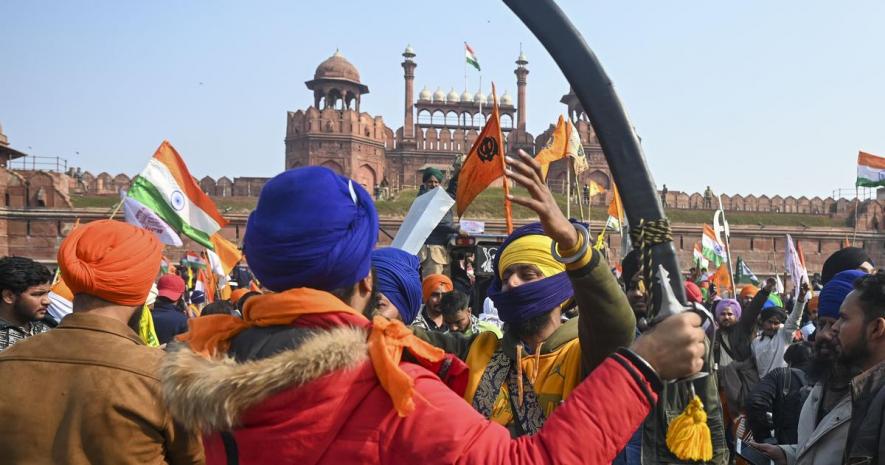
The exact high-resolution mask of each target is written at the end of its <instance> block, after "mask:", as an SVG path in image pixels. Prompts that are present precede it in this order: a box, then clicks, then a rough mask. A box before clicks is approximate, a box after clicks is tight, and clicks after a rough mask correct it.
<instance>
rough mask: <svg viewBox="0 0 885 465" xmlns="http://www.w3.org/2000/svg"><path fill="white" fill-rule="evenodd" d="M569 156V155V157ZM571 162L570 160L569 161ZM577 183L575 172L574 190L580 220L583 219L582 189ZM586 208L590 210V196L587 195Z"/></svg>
mask: <svg viewBox="0 0 885 465" xmlns="http://www.w3.org/2000/svg"><path fill="white" fill-rule="evenodd" d="M569 158H571V157H569ZM569 163H571V162H569ZM579 184H580V183H578V173H575V192H577V193H578V211H579V212H580V213H581V221H584V191H583V190H581V186H580V185H579ZM587 210H588V211H589V210H590V197H589V196H588V197H587Z"/></svg>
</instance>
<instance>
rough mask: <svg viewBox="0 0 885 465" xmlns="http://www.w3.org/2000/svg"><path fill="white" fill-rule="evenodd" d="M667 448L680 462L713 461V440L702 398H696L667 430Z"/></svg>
mask: <svg viewBox="0 0 885 465" xmlns="http://www.w3.org/2000/svg"><path fill="white" fill-rule="evenodd" d="M667 448H668V449H670V452H672V453H673V455H675V456H676V457H677V458H679V459H680V460H702V461H708V460H712V459H713V440H712V439H711V438H710V427H709V426H707V412H705V411H704V404H703V403H701V398H700V397H698V396H694V398H693V399H692V400H691V402H689V403H688V406H687V407H685V410H683V412H682V413H681V414H680V415H679V416H678V417H676V419H674V420H673V421H672V422H670V426H669V427H668V428H667Z"/></svg>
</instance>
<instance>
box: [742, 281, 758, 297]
mask: <svg viewBox="0 0 885 465" xmlns="http://www.w3.org/2000/svg"><path fill="white" fill-rule="evenodd" d="M758 293H759V288H758V287H756V286H754V285H752V284H748V285H746V286H744V287H743V289H741V298H742V299H752V298H753V297H756V294H758Z"/></svg>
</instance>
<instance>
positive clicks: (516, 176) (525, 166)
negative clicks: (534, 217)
mask: <svg viewBox="0 0 885 465" xmlns="http://www.w3.org/2000/svg"><path fill="white" fill-rule="evenodd" d="M517 155H518V158H519V159H514V158H511V157H507V165H508V167H509V168H510V169H509V170H508V172H507V177H509V178H510V179H511V180H512V181H513V182H515V183H517V184H519V185H520V186H522V187H524V188H526V190H528V191H529V195H530V197H518V196H515V195H513V194H510V195H509V196H508V198H509V199H510V201H511V202H513V203H515V204H517V205H522V206H523V207H526V208H529V209H531V210H532V211H534V212H535V213H537V214H538V219H539V220H540V221H541V225H542V226H543V227H544V232H545V233H546V234H547V235H548V236H550V237H551V238H553V240H554V241H555V242H556V244H557V245H558V246H559V249H560V250H567V249H571V248H573V247H575V246H576V245H577V244H578V239H579V237H578V232H577V231H575V228H574V226H572V224H571V223H570V222H569V221H568V218H566V217H565V215H563V214H562V211H561V210H560V209H559V205H557V204H556V199H554V198H553V194H552V193H551V192H550V189H549V188H548V187H547V184H546V183H545V182H544V179H543V177H542V175H541V165H540V164H539V163H538V162H537V161H535V160H534V159H533V158H532V157H531V156H530V155H529V154H527V153H525V152H524V151H522V150H520V151H519V152H518V154H517Z"/></svg>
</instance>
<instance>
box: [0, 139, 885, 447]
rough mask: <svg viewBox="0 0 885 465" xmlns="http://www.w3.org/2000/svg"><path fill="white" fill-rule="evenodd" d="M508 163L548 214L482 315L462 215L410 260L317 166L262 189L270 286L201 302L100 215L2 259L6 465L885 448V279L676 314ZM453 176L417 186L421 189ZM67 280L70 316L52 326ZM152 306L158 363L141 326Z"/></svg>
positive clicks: (829, 266) (138, 234) (515, 244)
mask: <svg viewBox="0 0 885 465" xmlns="http://www.w3.org/2000/svg"><path fill="white" fill-rule="evenodd" d="M518 157H519V158H518V159H513V160H509V162H508V163H509V165H510V167H511V171H509V172H508V176H510V177H511V178H512V180H513V181H514V182H516V183H518V184H519V185H521V186H522V187H524V188H525V192H526V193H527V194H526V196H524V197H523V196H514V197H513V198H512V199H511V200H512V202H513V203H516V204H518V205H522V206H524V207H526V208H529V209H531V210H533V211H534V212H535V213H536V214H537V216H538V221H537V222H535V223H531V224H528V225H525V226H522V227H520V228H517V229H516V230H515V231H513V233H512V234H510V235H509V236H508V237H507V238H506V240H505V241H504V242H503V244H501V247H500V248H499V249H498V253H497V255H496V257H495V259H494V266H493V270H494V271H493V275H492V277H491V283H490V285H489V286H488V291H487V292H485V295H483V296H482V297H483V298H481V299H479V300H477V299H474V297H475V293H476V292H478V291H477V289H478V288H479V287H478V286H477V287H476V288H474V287H473V286H471V284H472V279H473V276H472V274H471V273H469V272H467V273H466V274H458V272H459V270H460V271H461V272H465V271H469V263H468V264H467V265H468V266H464V264H458V263H455V261H453V260H452V258H451V257H450V256H449V254H448V252H447V250H446V247H445V246H446V241H447V240H448V238H449V237H450V236H451V235H453V234H459V230H458V227H457V226H456V225H455V224H454V223H453V221H452V218H451V215H447V216H446V217H445V218H444V219H443V221H442V222H441V223H440V224H439V225H438V226H437V229H436V230H435V231H434V233H432V234H431V236H430V238H429V240H428V242H427V244H426V246H425V247H424V249H423V250H422V252H421V253H420V254H418V255H417V256H416V255H412V254H409V253H407V252H405V251H402V250H399V249H394V248H390V247H380V248H379V247H377V242H378V216H377V213H376V211H375V207H374V203H373V198H372V195H370V194H369V193H368V192H366V191H365V190H364V189H363V188H362V187H360V186H359V185H358V184H357V183H355V182H353V181H352V180H350V179H347V178H345V177H342V176H339V175H337V174H335V173H334V172H332V171H330V170H328V169H326V168H323V167H306V168H298V169H293V170H288V171H286V172H284V173H282V174H280V175H278V176H276V177H274V178H273V179H271V180H270V181H269V182H268V183H267V184H266V185H265V187H264V188H263V190H262V192H261V195H260V198H259V201H258V204H257V207H256V208H255V210H254V211H253V212H252V213H251V215H250V217H249V220H248V224H247V227H246V232H245V236H244V239H243V253H244V255H245V257H246V260H247V261H248V266H249V270H250V272H251V273H252V274H254V278H255V280H256V282H257V283H260V285H261V288H260V289H259V290H255V289H250V288H249V287H248V286H247V285H245V282H247V281H248V279H242V280H239V282H238V285H239V287H240V288H239V289H236V290H233V291H232V292H230V295H229V297H226V298H220V297H219V298H215V299H209V298H207V296H206V295H205V294H203V292H202V291H201V290H199V289H194V288H193V287H192V286H189V285H188V283H187V282H186V279H183V278H182V276H180V275H179V274H175V273H169V272H161V271H160V269H161V260H163V246H162V244H161V243H160V242H159V241H158V239H157V238H156V237H155V236H154V235H153V234H152V233H150V232H148V231H146V230H143V229H139V228H136V227H134V226H131V225H129V224H126V223H122V222H116V221H111V220H107V221H94V222H91V223H88V224H86V225H83V226H80V227H78V228H77V229H75V230H74V231H72V232H71V233H70V234H69V235H68V237H66V238H65V239H64V241H63V242H62V244H61V245H60V248H59V252H58V266H59V273H57V274H56V275H55V277H54V275H53V273H51V272H50V271H49V270H48V269H47V268H46V267H45V266H44V265H42V264H40V263H38V262H36V261H33V260H30V259H28V258H24V257H5V258H2V259H0V373H2V374H3V376H4V378H5V379H6V380H7V381H6V382H5V383H3V384H2V385H0V417H2V418H4V420H5V421H4V422H2V423H0V451H3V452H2V459H0V461H2V462H3V463H70V464H103V463H106V464H127V463H132V464H136V463H138V464H141V463H170V464H201V463H209V464H238V463H241V464H257V463H262V464H263V463H267V464H270V463H273V464H276V463H281V464H282V463H293V464H326V463H328V464H340V463H385V464H387V463H389V464H399V463H426V464H436V463H439V464H443V463H460V464H490V463H494V464H554V463H562V464H610V463H615V464H631V465H633V464H657V463H660V464H665V463H666V464H671V463H673V464H677V463H686V464H688V463H715V464H727V463H733V462H734V461H735V460H742V458H741V457H742V454H741V452H740V451H741V448H742V447H749V448H753V449H754V450H756V451H758V452H760V453H762V454H765V455H766V456H768V457H770V459H771V460H773V461H774V462H775V463H777V464H790V465H793V464H826V465H830V464H857V463H865V464H866V463H869V464H876V463H880V459H879V457H885V436H883V435H885V427H883V421H885V419H883V414H885V389H882V386H883V384H885V363H883V362H885V274H877V273H875V271H876V270H875V267H874V264H873V261H872V260H871V259H869V257H867V256H866V255H865V254H864V252H863V250H861V249H856V248H846V249H843V250H840V251H838V252H836V253H835V254H833V256H831V257H830V258H829V259H828V260H827V261H826V263H825V265H824V268H823V270H822V273H821V277H820V281H819V282H818V281H817V280H814V281H813V282H808V283H806V282H802V283H799V285H798V286H796V289H795V290H793V291H792V292H788V293H778V292H777V289H776V287H777V285H776V282H775V281H774V280H768V281H766V282H765V283H764V284H762V285H761V288H756V287H755V286H752V285H746V286H743V287H742V288H741V289H739V290H738V292H737V295H735V296H730V295H729V294H728V292H727V291H725V290H722V289H716V288H715V286H712V285H711V284H710V283H709V281H708V280H707V279H706V278H705V276H704V275H703V274H702V273H700V272H698V271H696V270H693V271H692V272H691V274H690V275H689V276H688V278H687V279H686V280H685V283H684V285H685V289H684V291H685V295H686V296H687V298H688V300H689V301H690V302H689V303H688V306H686V307H685V308H686V310H688V311H684V312H681V313H676V314H674V315H672V316H669V317H666V318H661V317H656V315H655V314H654V313H653V311H654V309H655V307H656V306H657V305H660V303H659V302H657V301H655V299H654V297H653V296H652V295H651V294H652V292H651V291H652V287H651V286H650V284H649V282H647V279H646V277H645V276H644V274H645V273H644V271H643V266H642V264H641V258H640V254H639V253H638V252H637V251H634V252H631V253H630V254H628V255H627V256H626V257H624V258H623V260H622V263H621V267H620V269H621V272H620V274H618V273H616V272H615V271H614V270H615V268H613V267H612V266H611V265H610V264H609V263H607V261H606V258H605V257H604V256H603V255H602V254H601V253H600V252H599V251H597V250H595V248H594V247H592V245H593V244H592V243H591V240H590V234H589V231H588V229H587V226H586V225H584V224H581V223H579V222H574V221H570V220H569V219H567V218H566V217H565V215H563V214H562V212H561V211H560V209H559V207H558V206H557V204H556V202H555V199H554V197H553V196H552V194H551V193H550V190H549V189H548V187H547V186H546V184H545V183H544V181H543V178H542V176H541V171H540V167H539V166H538V164H537V163H536V162H535V161H534V160H533V159H532V158H531V157H530V156H528V155H526V154H524V153H520V154H519V155H518ZM443 178H444V176H443V174H442V173H441V172H439V171H436V170H432V169H431V170H428V171H427V172H426V173H425V175H424V181H425V183H426V186H425V187H426V189H433V188H436V187H437V186H438V185H440V183H442V182H443V181H444V179H443ZM58 280H61V281H63V283H64V285H65V286H66V287H67V288H68V289H69V290H70V294H71V295H72V296H73V297H72V312H71V313H70V314H68V315H67V316H64V317H63V318H59V319H55V318H53V317H52V315H51V314H49V313H48V310H49V308H50V306H51V302H50V296H51V289H53V288H54V284H56V283H55V282H54V281H58ZM235 281H237V280H235ZM657 294H659V295H658V297H657V298H658V300H660V299H661V297H660V293H657ZM208 300H214V301H213V302H212V303H209V304H208V305H207V304H206V303H207V301H208ZM477 302H482V303H481V304H479V303H477ZM144 312H148V314H147V315H148V316H150V319H151V321H152V324H153V327H154V328H155V332H156V337H157V339H158V340H159V341H158V342H159V347H150V346H149V345H148V344H147V341H145V340H144V338H143V337H142V336H140V332H139V330H140V325H141V324H142V322H143V321H144V317H145V316H146V315H144V314H143V313H144ZM705 315H709V316H705ZM714 328H715V332H714V331H713V329H714ZM701 372H703V373H701ZM703 374H707V376H703ZM695 395H697V396H698V399H703V404H702V405H701V404H696V403H695V402H696V401H695V400H693V398H694V397H695ZM686 409H688V410H686ZM692 409H694V410H692ZM683 411H688V412H690V415H689V419H690V420H691V421H690V422H693V423H695V424H698V423H700V424H705V428H706V430H707V431H708V433H707V436H706V438H705V439H704V440H703V441H702V442H705V443H707V445H706V446H699V449H698V450H700V451H701V452H696V453H699V454H700V457H693V458H692V457H686V456H685V453H683V452H680V450H679V449H680V447H674V444H673V442H674V441H673V439H672V438H671V437H670V436H671V434H670V433H669V432H668V430H672V428H671V427H672V424H673V423H674V418H676V417H678V416H680V414H681V413H682V412H683ZM692 419H693V420H692ZM676 442H678V440H677V441H676Z"/></svg>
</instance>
